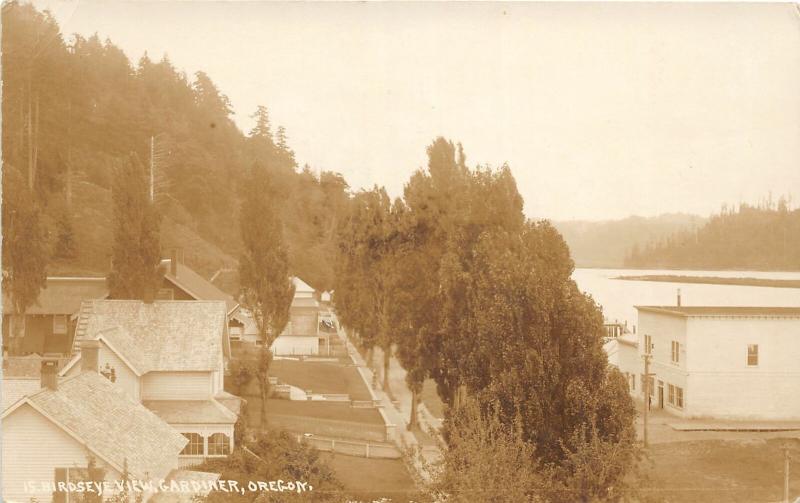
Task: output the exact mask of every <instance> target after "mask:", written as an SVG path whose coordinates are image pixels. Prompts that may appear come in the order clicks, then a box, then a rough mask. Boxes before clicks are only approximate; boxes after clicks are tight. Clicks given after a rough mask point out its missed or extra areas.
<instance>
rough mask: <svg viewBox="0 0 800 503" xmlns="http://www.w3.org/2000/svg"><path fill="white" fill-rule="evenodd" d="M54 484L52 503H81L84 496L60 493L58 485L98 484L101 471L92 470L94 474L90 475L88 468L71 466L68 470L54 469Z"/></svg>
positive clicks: (78, 493)
mask: <svg viewBox="0 0 800 503" xmlns="http://www.w3.org/2000/svg"><path fill="white" fill-rule="evenodd" d="M54 472H55V473H54V477H53V479H54V482H55V484H56V490H55V491H54V492H53V503H81V502H83V501H85V499H84V498H85V494H84V493H80V492H75V491H73V492H70V491H68V490H67V491H62V490H61V489H60V488H59V486H58V484H59V483H63V484H77V483H79V482H83V483H88V482H99V481H100V480H102V479H101V476H102V475H103V471H102V469H98V468H97V467H95V468H94V473H92V474H91V475H90V473H89V468H88V467H86V468H80V467H77V466H73V467H70V468H55V469H54Z"/></svg>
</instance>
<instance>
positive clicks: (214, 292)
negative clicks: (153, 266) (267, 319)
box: [161, 259, 239, 314]
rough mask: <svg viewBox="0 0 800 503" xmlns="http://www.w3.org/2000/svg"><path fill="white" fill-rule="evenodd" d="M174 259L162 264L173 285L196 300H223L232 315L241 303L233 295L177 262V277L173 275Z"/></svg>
mask: <svg viewBox="0 0 800 503" xmlns="http://www.w3.org/2000/svg"><path fill="white" fill-rule="evenodd" d="M171 262H172V259H164V260H162V261H161V264H162V265H164V266H166V273H165V274H164V277H165V278H166V279H168V280H169V281H170V282H171V283H172V284H174V285H175V286H177V287H178V288H180V289H181V290H183V291H184V292H186V293H188V294H189V295H191V296H192V297H193V298H194V299H196V300H221V301H224V302H225V306H226V307H227V313H228V314H230V313H232V312H233V311H234V310H235V309H236V308H237V307H239V303H238V302H236V299H234V298H233V297H232V296H231V295H229V294H227V293H225V292H223V291H222V290H220V289H219V288H217V287H216V286H215V285H214V284H213V283H212V282H211V281H209V280H207V279H205V278H204V277H202V276H200V275H199V274H197V273H196V272H194V271H193V270H192V269H190V268H189V267H187V266H186V265H184V264H182V263H181V262H180V261H178V262H176V273H177V274H176V275H173V274H172V273H171V269H170V265H171Z"/></svg>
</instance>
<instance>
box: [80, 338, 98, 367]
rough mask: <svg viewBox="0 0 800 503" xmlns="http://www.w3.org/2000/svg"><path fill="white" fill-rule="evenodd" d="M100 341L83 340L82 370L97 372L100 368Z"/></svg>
mask: <svg viewBox="0 0 800 503" xmlns="http://www.w3.org/2000/svg"><path fill="white" fill-rule="evenodd" d="M99 359H100V341H98V340H93V339H92V340H85V341H81V371H83V372H86V371H87V370H91V371H92V372H97V371H98V369H99V368H100V364H99Z"/></svg>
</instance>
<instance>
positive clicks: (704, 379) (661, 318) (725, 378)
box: [620, 306, 800, 420]
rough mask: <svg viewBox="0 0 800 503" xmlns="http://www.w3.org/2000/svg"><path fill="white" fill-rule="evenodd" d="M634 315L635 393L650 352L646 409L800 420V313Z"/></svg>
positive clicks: (719, 310)
mask: <svg viewBox="0 0 800 503" xmlns="http://www.w3.org/2000/svg"><path fill="white" fill-rule="evenodd" d="M637 310H638V312H639V340H638V345H637V346H638V357H639V358H638V362H636V368H637V369H638V372H639V376H640V379H639V383H637V384H639V385H640V386H641V387H640V391H639V393H641V389H643V388H644V386H643V384H644V375H643V374H644V370H643V363H642V362H643V359H642V356H643V355H644V353H645V352H647V351H648V350H649V352H650V354H651V355H652V357H651V362H650V373H651V374H653V375H652V377H651V378H650V395H651V407H653V408H656V407H658V408H664V409H666V410H667V411H669V412H671V413H673V414H676V415H679V416H681V417H686V418H718V419H740V420H800V307H797V308H793V307H713V306H683V307H681V306H637ZM633 363H634V362H630V363H629V365H630V364H633ZM620 368H621V370H623V371H628V372H630V373H633V372H634V370H633V369H622V367H620Z"/></svg>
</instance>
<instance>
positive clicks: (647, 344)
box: [644, 335, 653, 354]
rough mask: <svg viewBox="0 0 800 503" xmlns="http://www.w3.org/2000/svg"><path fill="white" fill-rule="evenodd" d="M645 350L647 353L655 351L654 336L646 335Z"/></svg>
mask: <svg viewBox="0 0 800 503" xmlns="http://www.w3.org/2000/svg"><path fill="white" fill-rule="evenodd" d="M644 352H645V353H647V354H651V353H652V352H653V338H652V337H651V336H649V335H645V336H644Z"/></svg>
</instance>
